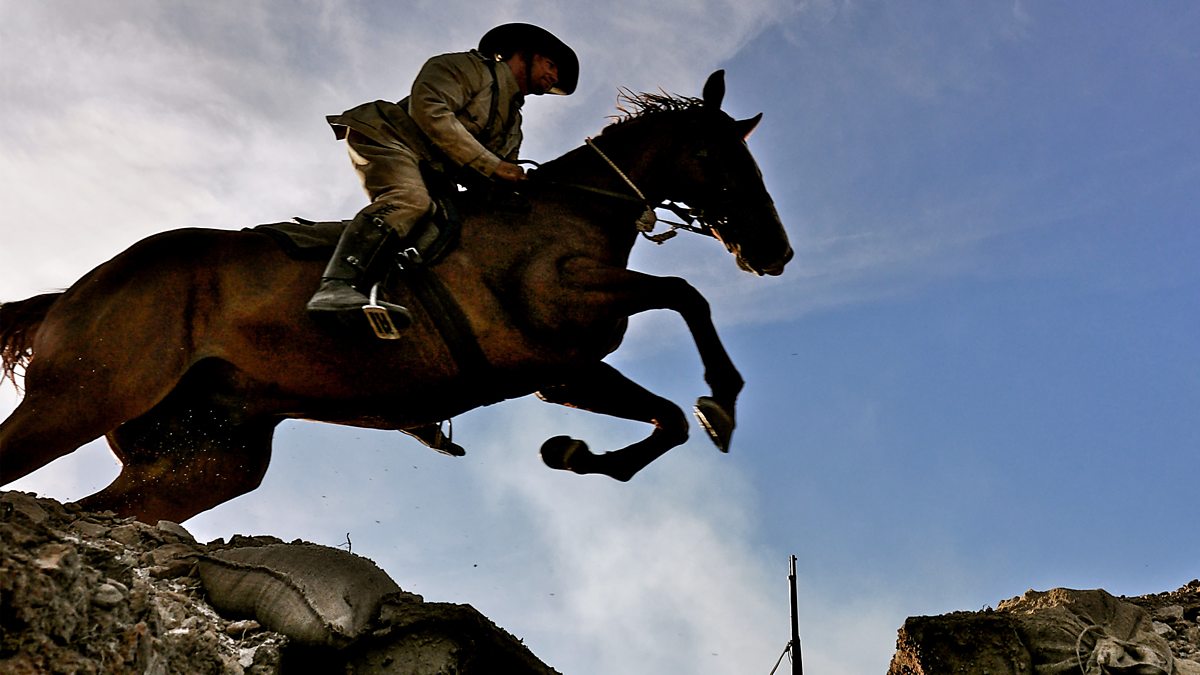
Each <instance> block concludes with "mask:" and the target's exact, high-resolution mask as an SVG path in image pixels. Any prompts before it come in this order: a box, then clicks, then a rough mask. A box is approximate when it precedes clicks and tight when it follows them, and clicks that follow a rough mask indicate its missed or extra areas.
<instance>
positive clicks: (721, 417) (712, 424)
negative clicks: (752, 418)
mask: <svg viewBox="0 0 1200 675" xmlns="http://www.w3.org/2000/svg"><path fill="white" fill-rule="evenodd" d="M694 412H695V413H696V419H697V420H699V422H700V426H702V427H704V430H705V431H707V432H708V437H709V438H711V439H712V442H713V443H714V444H716V446H717V449H718V450H720V451H721V452H729V441H730V440H731V439H732V437H733V426H734V424H733V413H732V412H731V411H728V410H726V409H725V407H724V406H722V405H721V404H720V403H717V402H716V400H714V399H712V398H709V397H708V396H701V397H700V398H699V399H698V400H697V401H696V407H695V408H694Z"/></svg>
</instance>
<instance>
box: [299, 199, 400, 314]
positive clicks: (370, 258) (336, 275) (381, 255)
mask: <svg viewBox="0 0 1200 675" xmlns="http://www.w3.org/2000/svg"><path fill="white" fill-rule="evenodd" d="M395 241H397V238H396V237H395V236H394V235H393V233H392V232H391V229H390V228H389V227H388V224H387V223H386V222H384V220H383V218H381V217H379V215H378V214H370V213H364V212H359V214H358V215H356V216H355V217H354V220H352V221H350V224H349V225H347V226H346V230H345V231H344V232H342V236H341V238H340V239H339V240H338V243H337V247H336V248H335V249H334V252H333V257H332V258H331V259H330V260H329V265H327V266H326V267H325V272H324V273H323V274H322V275H321V286H320V288H318V289H317V292H316V294H314V295H313V296H312V299H310V300H309V301H308V304H307V305H306V309H307V310H308V311H309V312H314V313H318V314H327V313H339V312H361V311H362V310H363V306H364V305H367V304H369V302H370V301H369V300H368V299H367V296H366V295H364V294H363V293H362V291H360V290H359V289H361V288H369V287H370V285H371V284H372V283H374V282H375V281H378V280H379V279H378V277H381V276H382V275H380V274H379V271H380V270H381V269H382V268H383V267H385V266H386V265H387V264H388V261H389V259H390V258H391V253H392V251H391V249H392V248H394V246H395V244H394V243H393V242H395ZM389 244H390V245H389ZM375 304H376V305H378V306H380V307H383V308H384V309H386V310H387V311H388V314H389V315H391V317H392V319H393V323H396V324H397V327H398V328H406V327H407V326H408V325H409V324H411V323H412V315H411V313H409V311H408V309H407V308H405V307H403V306H401V305H397V304H394V303H390V302H383V301H381V300H376V302H375Z"/></svg>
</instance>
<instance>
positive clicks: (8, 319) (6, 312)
mask: <svg viewBox="0 0 1200 675" xmlns="http://www.w3.org/2000/svg"><path fill="white" fill-rule="evenodd" d="M60 295H62V292H61V291H60V292H57V293H43V294H42V295H35V296H33V297H32V298H26V299H24V300H18V301H16V302H6V303H3V304H0V382H3V381H4V379H5V378H7V379H9V380H12V383H13V385H14V386H16V385H17V369H18V368H20V369H22V370H24V369H25V367H26V366H28V365H29V361H30V360H31V359H32V358H33V338H34V336H35V335H37V331H38V328H39V327H40V326H41V325H42V321H43V320H44V319H45V318H46V312H49V311H50V306H51V305H53V304H54V303H55V302H56V301H57V300H58V296H60Z"/></svg>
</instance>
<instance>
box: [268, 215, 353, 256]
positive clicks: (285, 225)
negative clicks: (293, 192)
mask: <svg viewBox="0 0 1200 675" xmlns="http://www.w3.org/2000/svg"><path fill="white" fill-rule="evenodd" d="M349 222H350V221H348V220H334V221H326V222H320V223H318V222H314V221H311V220H305V219H303V218H297V219H295V220H294V221H291V220H289V221H285V222H282V223H268V224H266V225H257V226H255V227H252V228H246V229H248V230H253V231H255V232H262V233H263V234H266V235H269V236H270V237H271V238H272V239H274V240H275V241H276V243H278V244H279V246H280V247H282V248H283V250H284V252H285V253H287V254H288V256H290V257H292V258H295V259H296V260H328V259H329V256H330V255H332V254H333V247H334V246H336V245H337V241H338V238H339V237H341V236H342V231H343V230H345V229H346V225H347V224H348V223H349Z"/></svg>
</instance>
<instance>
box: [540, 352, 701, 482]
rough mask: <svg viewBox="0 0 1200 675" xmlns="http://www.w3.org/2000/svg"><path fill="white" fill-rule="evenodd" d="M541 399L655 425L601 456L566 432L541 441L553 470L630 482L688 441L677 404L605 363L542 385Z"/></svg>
mask: <svg viewBox="0 0 1200 675" xmlns="http://www.w3.org/2000/svg"><path fill="white" fill-rule="evenodd" d="M538 397H539V398H541V399H542V400H543V401H548V402H550V403H558V404H561V405H565V406H570V407H572V408H579V409H581V410H588V411H590V412H595V413H601V414H604V415H611V416H613V417H620V418H623V419H630V420H637V421H639V422H646V423H648V424H653V425H654V431H653V432H651V434H650V436H648V437H647V438H645V439H642V440H640V441H638V442H636V443H633V444H632V445H629V446H626V447H624V448H621V449H620V450H614V451H612V452H606V453H604V454H600V455H597V454H594V453H592V452H591V451H590V450H588V449H587V445H586V444H584V443H583V441H579V440H575V439H572V438H569V437H567V436H556V437H554V438H551V439H550V440H548V441H546V442H545V443H544V444H542V460H543V461H545V462H546V464H547V465H548V466H550V467H551V468H554V469H566V470H568V471H573V472H575V473H580V474H585V473H599V474H604V475H606V476H610V477H612V478H615V479H617V480H620V481H627V480H629V479H630V478H633V476H634V474H636V473H637V472H638V471H641V470H642V469H644V468H645V467H646V465H648V464H650V462H653V461H654V460H656V459H658V458H659V457H661V456H663V454H664V453H666V452H667V451H668V450H670V449H671V448H673V447H675V446H677V445H680V444H682V443H683V442H684V441H686V440H687V436H688V424H687V417H686V416H685V415H684V414H683V411H681V410H680V409H679V406H677V405H675V404H674V403H671V402H670V401H668V400H667V399H665V398H662V397H661V396H658V395H656V394H653V393H651V392H649V391H647V390H646V389H645V388H643V387H642V386H641V385H639V384H637V383H636V382H633V381H632V380H630V379H629V378H627V377H625V376H624V375H622V374H621V373H619V372H618V371H617V370H616V369H615V368H613V367H612V366H610V365H608V364H606V363H603V362H597V363H596V364H595V365H593V366H591V367H589V368H587V369H584V370H581V371H576V372H575V373H574V374H573V375H572V377H571V378H570V379H569V380H568V381H566V382H564V383H562V384H559V385H555V386H553V387H546V388H543V389H542V390H541V391H539V392H538Z"/></svg>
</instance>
